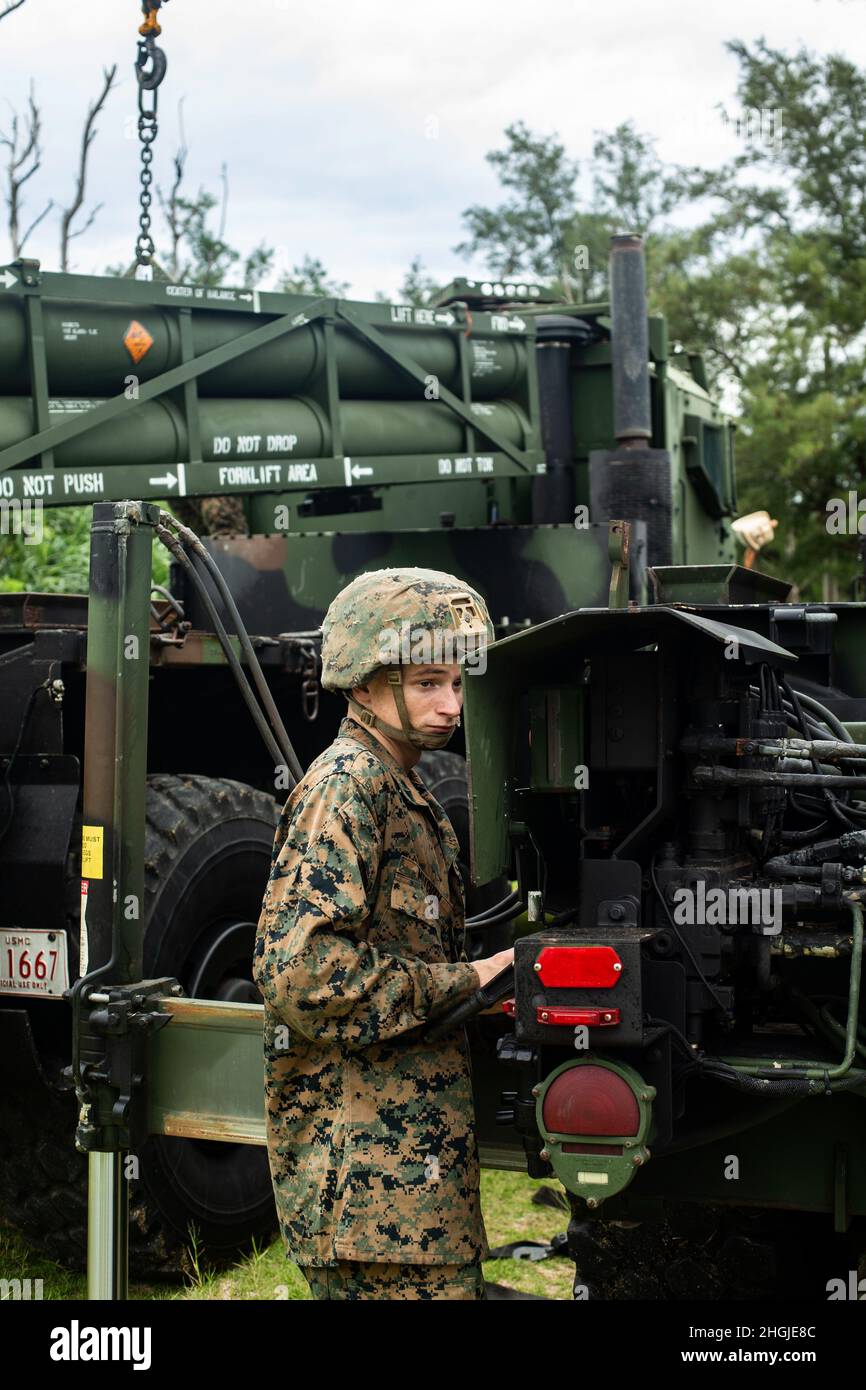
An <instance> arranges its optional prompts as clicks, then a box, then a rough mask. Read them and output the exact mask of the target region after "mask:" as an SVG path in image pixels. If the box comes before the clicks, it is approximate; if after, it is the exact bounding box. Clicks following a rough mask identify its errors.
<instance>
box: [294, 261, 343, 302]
mask: <svg viewBox="0 0 866 1390" xmlns="http://www.w3.org/2000/svg"><path fill="white" fill-rule="evenodd" d="M348 288H349V286H348V285H347V284H346V283H345V282H344V281H342V280H332V279H331V278H330V276H329V274H328V272H327V270H326V269H325V267H324V266H323V265H322V262H321V261H320V260H319V259H318V257H314V256H309V255H308V256H304V259H303V261H302V262H301V264H300V265H296V266H293V268H292V271H291V274H287V275H284V276H283V277H282V279H281V280H280V281H279V283H278V285H277V289H278V290H280V291H282V293H283V294H318V295H324V296H327V297H331V298H336V299H340V298H342V297H343V296H344V295H345V294H346V292H347V290H348Z"/></svg>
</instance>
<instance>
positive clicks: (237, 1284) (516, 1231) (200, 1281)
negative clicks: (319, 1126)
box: [0, 1169, 574, 1301]
mask: <svg viewBox="0 0 866 1390" xmlns="http://www.w3.org/2000/svg"><path fill="white" fill-rule="evenodd" d="M541 1185H542V1184H541V1183H540V1182H536V1181H534V1180H533V1179H532V1178H528V1177H526V1175H525V1174H523V1173H504V1172H496V1171H493V1170H492V1169H485V1170H484V1171H483V1172H482V1174H481V1205H482V1209H483V1212H484V1223H485V1226H486V1227H487V1237H488V1240H489V1242H490V1248H491V1249H495V1248H496V1247H497V1246H499V1245H505V1244H507V1243H509V1242H510V1241H514V1240H539V1241H549V1240H550V1239H551V1238H552V1237H553V1236H554V1235H556V1234H557V1233H558V1232H559V1231H564V1230H565V1228H566V1226H567V1224H568V1219H567V1214H566V1213H565V1212H564V1211H563V1212H559V1211H555V1210H554V1209H553V1208H551V1207H548V1206H536V1205H534V1204H533V1202H532V1194H533V1192H535V1190H536V1189H537V1188H538V1187H540V1186H541ZM546 1185H547V1186H549V1187H553V1188H554V1189H555V1190H556V1191H561V1190H562V1189H561V1188H560V1186H559V1184H558V1183H547V1184H546ZM193 1262H194V1263H195V1259H194V1261H193ZM573 1268H574V1267H573V1265H572V1264H571V1261H570V1260H567V1259H563V1258H559V1257H556V1258H553V1259H547V1260H540V1261H531V1262H530V1261H524V1260H488V1261H487V1262H486V1263H485V1265H484V1275H485V1278H486V1279H487V1280H488V1281H490V1282H493V1283H497V1284H506V1285H508V1286H509V1287H510V1288H513V1289H519V1290H521V1291H522V1292H525V1293H533V1294H541V1295H542V1296H543V1297H545V1298H550V1299H569V1300H570V1299H571V1283H572V1279H573ZM0 1270H2V1274H3V1278H5V1279H15V1278H19V1279H30V1280H31V1281H32V1280H37V1279H41V1280H42V1297H43V1298H45V1299H83V1298H86V1296H87V1284H86V1280H85V1277H84V1275H77V1274H70V1273H69V1272H68V1271H67V1270H65V1269H63V1268H62V1267H61V1266H60V1265H57V1264H54V1263H53V1262H52V1261H50V1260H45V1259H42V1258H41V1257H40V1256H38V1255H35V1254H34V1253H33V1252H32V1250H31V1249H30V1247H29V1245H28V1243H27V1242H26V1241H24V1240H23V1239H22V1238H21V1236H20V1235H18V1233H17V1232H16V1231H14V1230H12V1229H11V1228H9V1227H3V1228H0ZM31 1287H34V1286H33V1285H31ZM129 1295H130V1298H131V1299H137V1300H147V1299H176V1300H181V1301H186V1300H190V1299H308V1298H309V1297H310V1292H309V1289H308V1287H307V1284H306V1281H305V1280H304V1278H303V1276H302V1274H301V1273H300V1271H299V1269H298V1267H297V1266H296V1265H294V1264H290V1263H289V1262H288V1261H287V1260H286V1258H285V1256H284V1254H283V1249H282V1242H281V1241H280V1240H276V1241H274V1243H273V1244H272V1245H270V1246H268V1247H267V1248H266V1249H263V1250H259V1251H256V1252H255V1253H253V1254H252V1255H249V1256H248V1257H247V1258H246V1259H244V1260H241V1261H240V1262H239V1263H238V1264H237V1265H235V1266H234V1267H233V1268H232V1269H229V1270H224V1271H222V1272H221V1273H219V1274H212V1275H208V1274H202V1273H201V1272H200V1271H198V1272H197V1273H196V1275H195V1276H194V1277H193V1278H191V1279H190V1280H188V1281H187V1283H186V1284H185V1285H178V1284H169V1283H163V1284H159V1283H154V1284H150V1283H149V1284H132V1285H131V1286H130V1290H129Z"/></svg>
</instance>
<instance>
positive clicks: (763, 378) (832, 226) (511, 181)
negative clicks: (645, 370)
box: [456, 39, 866, 599]
mask: <svg viewBox="0 0 866 1390" xmlns="http://www.w3.org/2000/svg"><path fill="white" fill-rule="evenodd" d="M728 48H729V50H730V51H731V52H732V53H733V54H734V56H735V57H736V58H737V60H738V62H739V65H740V72H739V80H738V86H737V93H736V96H737V108H736V109H737V111H738V112H739V116H737V117H735V116H733V115H730V114H728V113H727V112H726V111H722V113H721V117H722V119H725V120H727V121H728V123H729V124H731V125H732V126H733V128H735V129H736V130H738V132H739V134H740V137H741V146H740V150H739V152H738V153H737V154H736V155H735V157H734V158H732V159H731V160H729V161H728V162H727V163H726V164H725V165H724V166H723V167H722V168H720V169H713V170H707V169H700V168H693V169H683V168H677V167H668V166H666V165H664V164H663V163H662V162H661V161H660V160H659V158H658V156H657V155H656V152H655V147H654V143H653V141H652V140H651V139H649V138H648V137H646V136H644V135H641V134H640V133H639V132H637V131H636V130H635V129H634V127H633V125H632V124H631V122H625V123H622V124H620V125H619V126H618V127H617V128H616V129H615V130H614V131H613V132H611V133H610V134H597V136H596V140H595V143H594V146H593V157H592V160H591V162H590V166H589V170H588V172H589V174H590V175H591V183H592V190H593V191H592V199H591V206H590V207H586V206H584V205H582V204H581V202H580V200H579V196H578V172H579V170H578V165H577V163H576V162H575V161H573V160H571V159H570V158H569V157H568V155H567V152H566V150H565V147H564V146H563V145H562V144H561V143H560V142H559V141H558V140H557V138H556V137H555V136H538V135H534V134H533V133H532V132H531V131H529V130H528V129H527V128H526V126H525V125H523V124H522V123H520V122H517V123H516V124H514V125H511V126H509V127H508V128H507V129H506V131H505V137H506V141H507V146H506V149H505V150H496V151H492V152H491V153H490V154H489V155H488V156H487V158H488V160H489V162H490V163H491V164H492V165H493V167H494V168H496V169H497V170H498V171H499V176H500V181H501V182H502V185H503V187H504V188H506V189H508V190H509V192H510V194H511V196H510V198H509V199H508V200H507V201H506V202H504V203H502V204H500V205H499V206H497V207H493V208H484V207H481V206H477V205H476V206H473V207H471V208H468V209H467V210H466V212H465V214H464V219H465V222H466V224H467V227H468V229H469V232H470V237H469V239H468V240H467V241H465V242H463V243H461V245H460V246H459V247H458V248H456V249H457V250H458V251H461V252H464V253H467V254H473V255H474V254H479V253H480V254H483V256H484V259H485V262H486V264H487V265H488V266H489V268H490V270H491V271H492V272H494V273H496V274H499V275H505V274H509V275H518V274H526V273H530V274H533V275H535V276H537V277H539V278H543V279H545V280H546V281H547V283H548V284H550V285H551V286H552V287H553V288H556V289H558V291H559V292H560V293H561V294H562V295H563V297H564V298H565V299H566V300H571V299H574V298H578V299H597V300H603V299H606V297H607V256H608V238H609V236H610V235H611V234H612V233H616V232H623V231H637V232H641V233H643V234H644V236H645V238H646V250H647V279H648V284H649V290H650V309H651V310H652V311H656V312H659V311H660V312H663V313H664V314H665V315H666V316H667V319H668V323H669V329H670V334H671V340H672V342H673V343H674V345H683V346H685V347H687V348H691V349H693V350H700V351H702V352H703V353H704V355H705V359H706V364H707V369H708V375H709V378H710V381H711V385H712V387H713V388H714V389H715V390H716V391H717V392H720V393H722V395H723V399H724V400H725V401H726V403H728V404H730V405H732V406H733V407H734V408H735V409H737V410H738V412H739V414H740V416H741V420H740V434H739V445H738V458H739V495H740V503H741V507H742V510H743V511H748V510H754V509H757V508H764V507H766V508H767V509H768V510H769V511H770V512H771V513H772V514H773V516H775V517H778V518H779V521H780V527H779V542H780V545H779V548H778V549H775V550H774V549H772V548H771V549H770V550H768V551H767V552H766V553H765V559H764V565H765V567H766V568H773V569H776V570H779V571H783V572H784V573H786V574H791V575H794V576H796V578H797V579H798V581H799V588H800V593H801V595H802V597H804V598H812V599H814V598H820V597H822V596H823V595H824V589H825V585H829V586H830V591H831V592H832V589H833V586H834V585H835V586H836V588H837V591H838V592H839V593H840V594H842V595H843V596H845V595H846V594H847V592H848V585H849V583H850V580H851V578H852V577H853V574H854V572H855V570H856V567H857V562H856V553H855V550H856V548H855V540H854V538H853V537H837V536H830V535H828V534H827V529H826V525H825V522H826V515H827V504H828V502H829V500H830V499H831V498H832V497H840V496H845V495H846V493H847V490H848V489H849V488H853V489H856V488H857V487H858V486H860V487H862V485H863V482H864V474H866V440H864V435H866V332H864V324H866V72H863V71H861V70H860V69H858V68H857V67H856V65H855V64H854V63H852V62H851V61H850V60H849V59H847V58H845V57H843V56H841V55H839V54H831V55H829V56H827V57H819V56H815V55H813V54H810V53H809V52H807V51H806V50H805V49H801V50H799V51H798V52H797V53H794V54H786V53H784V52H781V51H779V50H776V49H773V48H771V47H770V46H769V45H768V44H767V43H766V42H765V41H764V40H763V39H762V40H759V41H758V42H756V43H755V44H754V45H752V46H751V47H750V46H749V45H747V44H745V43H742V42H739V41H734V42H731V43H730V44H728ZM683 208H684V209H690V210H697V212H698V214H699V216H700V218H701V220H700V221H699V222H698V223H697V225H692V226H689V227H688V228H686V229H683V228H682V227H681V226H674V225H672V224H671V222H670V220H669V219H670V215H671V214H672V213H673V212H674V211H675V210H677V209H683ZM577 252H579V253H580V254H579V255H578V254H576V253H577ZM578 261H582V262H583V263H584V265H585V264H586V262H587V261H588V267H587V268H586V269H585V271H584V274H583V279H582V281H581V280H580V279H579V278H578V276H577V274H576V273H575V270H573V269H572V266H573V265H575V266H576V264H577V262H578ZM575 290H576V291H577V293H576V294H575V292H574V291H575Z"/></svg>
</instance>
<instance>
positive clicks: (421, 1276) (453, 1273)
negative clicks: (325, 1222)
mask: <svg viewBox="0 0 866 1390" xmlns="http://www.w3.org/2000/svg"><path fill="white" fill-rule="evenodd" d="M299 1268H300V1271H301V1273H302V1274H303V1276H304V1278H305V1279H306V1281H307V1283H308V1284H309V1286H310V1291H311V1293H312V1295H313V1298H316V1299H325V1298H328V1299H400V1300H407V1299H413V1300H418V1301H421V1302H430V1301H432V1300H433V1299H437V1300H445V1299H449V1300H454V1299H463V1300H466V1299H473V1300H476V1299H484V1298H486V1297H487V1295H486V1294H485V1292H484V1275H483V1273H482V1270H481V1265H480V1264H477V1263H476V1264H463V1265H413V1264H398V1263H391V1264H376V1263H374V1262H373V1261H370V1260H338V1261H337V1263H336V1264H333V1265H300V1266H299Z"/></svg>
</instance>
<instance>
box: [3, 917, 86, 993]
mask: <svg viewBox="0 0 866 1390" xmlns="http://www.w3.org/2000/svg"><path fill="white" fill-rule="evenodd" d="M0 951H2V958H0V994H27V995H30V997H31V998H35V997H38V998H40V999H59V998H60V996H61V995H62V993H63V991H64V990H65V989H68V988H69V964H68V955H67V950H66V932H65V931H2V932H0Z"/></svg>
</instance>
